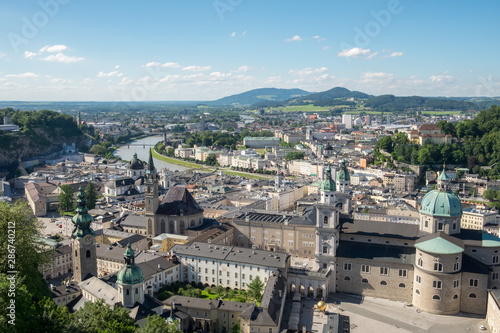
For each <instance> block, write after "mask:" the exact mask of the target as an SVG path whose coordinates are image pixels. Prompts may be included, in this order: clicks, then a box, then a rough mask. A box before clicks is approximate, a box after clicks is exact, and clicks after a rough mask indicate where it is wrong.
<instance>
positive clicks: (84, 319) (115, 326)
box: [68, 300, 136, 333]
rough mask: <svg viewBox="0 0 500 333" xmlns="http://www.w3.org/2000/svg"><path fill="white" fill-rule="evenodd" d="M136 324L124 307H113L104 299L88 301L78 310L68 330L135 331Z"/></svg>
mask: <svg viewBox="0 0 500 333" xmlns="http://www.w3.org/2000/svg"><path fill="white" fill-rule="evenodd" d="M135 329H136V324H135V322H134V320H133V319H132V318H130V316H129V314H128V311H127V310H126V309H125V308H123V307H116V308H114V309H111V307H110V306H109V305H107V304H104V301H103V300H98V301H97V302H95V303H92V302H86V303H85V305H84V306H83V308H81V309H79V310H78V311H76V312H75V313H74V314H73V316H72V318H71V324H70V327H69V329H68V331H71V332H73V333H93V332H110V333H111V332H113V333H133V332H135Z"/></svg>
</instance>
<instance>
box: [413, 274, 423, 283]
mask: <svg viewBox="0 0 500 333" xmlns="http://www.w3.org/2000/svg"><path fill="white" fill-rule="evenodd" d="M415 281H417V283H422V277H421V276H420V275H415Z"/></svg>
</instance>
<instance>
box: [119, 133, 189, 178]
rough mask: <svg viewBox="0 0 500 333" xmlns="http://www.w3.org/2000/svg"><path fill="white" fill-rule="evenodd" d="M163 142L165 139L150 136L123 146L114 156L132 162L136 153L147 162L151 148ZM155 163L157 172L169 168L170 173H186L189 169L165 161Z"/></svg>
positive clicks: (155, 161)
mask: <svg viewBox="0 0 500 333" xmlns="http://www.w3.org/2000/svg"><path fill="white" fill-rule="evenodd" d="M162 140H163V137H162V136H160V135H157V136H148V137H146V138H142V139H139V140H136V141H132V142H130V143H128V144H126V145H124V146H121V147H120V148H118V149H117V150H115V153H114V154H115V156H118V157H121V158H122V159H124V160H127V161H130V160H131V159H132V157H133V156H134V153H137V158H138V159H140V160H141V161H145V162H147V161H148V158H149V148H150V147H151V148H153V147H154V145H155V144H156V143H157V142H158V141H162ZM154 163H155V167H156V170H158V171H160V170H161V169H162V168H167V169H169V170H170V171H175V170H179V171H185V170H188V169H189V168H187V167H185V166H182V165H177V164H172V163H168V162H165V161H160V160H158V159H156V158H154Z"/></svg>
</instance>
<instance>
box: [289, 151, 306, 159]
mask: <svg viewBox="0 0 500 333" xmlns="http://www.w3.org/2000/svg"><path fill="white" fill-rule="evenodd" d="M304 156H305V154H304V152H301V151H291V152H289V153H288V154H286V156H285V160H287V161H291V160H302V159H304Z"/></svg>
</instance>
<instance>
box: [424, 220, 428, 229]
mask: <svg viewBox="0 0 500 333" xmlns="http://www.w3.org/2000/svg"><path fill="white" fill-rule="evenodd" d="M425 227H426V228H428V227H429V221H428V220H425Z"/></svg>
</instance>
